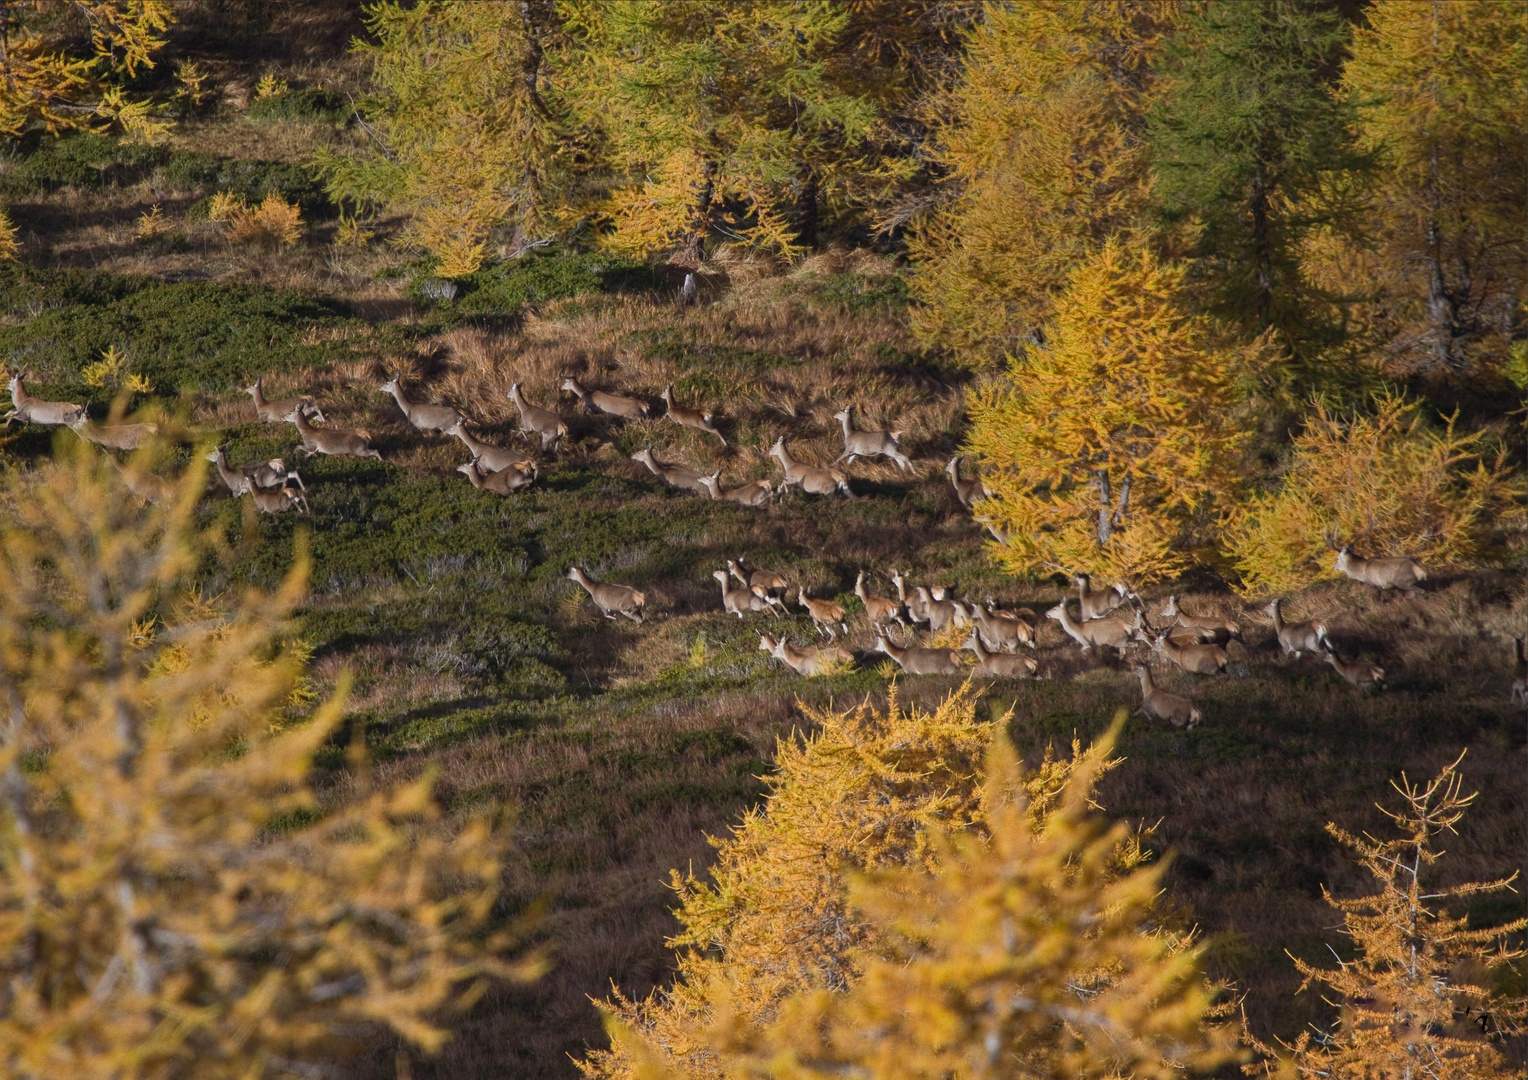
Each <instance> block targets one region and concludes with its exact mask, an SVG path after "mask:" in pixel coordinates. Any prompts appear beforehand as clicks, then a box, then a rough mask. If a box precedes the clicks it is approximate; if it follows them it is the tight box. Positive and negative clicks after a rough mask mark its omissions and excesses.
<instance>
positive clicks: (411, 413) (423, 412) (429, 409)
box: [377, 376, 463, 433]
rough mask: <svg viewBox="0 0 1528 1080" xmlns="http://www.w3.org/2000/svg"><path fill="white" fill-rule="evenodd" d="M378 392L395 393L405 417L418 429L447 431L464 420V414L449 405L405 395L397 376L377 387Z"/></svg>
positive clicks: (394, 398)
mask: <svg viewBox="0 0 1528 1080" xmlns="http://www.w3.org/2000/svg"><path fill="white" fill-rule="evenodd" d="M377 393H379V394H391V395H393V400H394V401H396V402H397V403H398V408H400V409H402V410H403V415H404V418H405V419H407V420H408V422H409V423H410V424H412V425H413V426H414V429H415V430H416V431H423V432H427V433H428V432H431V431H434V432H440V433H446V432H448V431H449V430H450V429H451V428H453V427H455V426H456V425H457V424H460V423H461V422H462V420H463V417H462V414H461V413H459V412H457V411H456V410H455V409H453V408H451V406H449V405H424V404H419V403H416V402H413V401H410V400H409V399H408V398H406V397H404V396H403V385H402V383H400V382H399V381H398V378H397V377H396V376H394V377H393V378H391V379H388V380H387V382H385V383H383V384H382V385H381V386H379V387H377Z"/></svg>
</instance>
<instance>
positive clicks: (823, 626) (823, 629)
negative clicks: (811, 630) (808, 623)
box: [796, 585, 849, 641]
mask: <svg viewBox="0 0 1528 1080" xmlns="http://www.w3.org/2000/svg"><path fill="white" fill-rule="evenodd" d="M796 603H797V604H798V605H800V606H801V607H804V608H806V610H807V614H809V615H811V616H812V624H813V625H814V626H816V627H817V632H818V633H819V634H826V635H827V636H828V640H829V641H837V640H838V631H837V630H834V629H833V627H834V625H835V624H836V625H837V626H838V629H839V630H842V631H843V632H844V634H845V635H846V636H847V635H848V633H849V624H848V623H847V622H846V621H845V618H846V616H845V614H844V606H843V605H842V604H840V603H838V602H837V601H835V600H822V599H818V598H817V597H812V596H808V595H807V594H806V586H804V585H802V586H798V587H797V588H796Z"/></svg>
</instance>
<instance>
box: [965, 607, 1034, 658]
mask: <svg viewBox="0 0 1528 1080" xmlns="http://www.w3.org/2000/svg"><path fill="white" fill-rule="evenodd" d="M971 617H972V619H973V621H974V622H975V624H976V632H977V633H978V634H980V635H981V638H982V642H983V643H984V644H985V645H986V646H987V648H989V649H992V650H994V651H997V652H1016V651H1018V647H1019V646H1020V645H1028V646H1029V647H1030V648H1031V649H1033V648H1034V647H1035V630H1034V627H1032V626H1030V625H1029V623H1027V622H1025V621H1024V620H1023V619H1021V618H1019V617H1018V616H1016V615H1011V614H1009V613H1008V612H1005V611H998V610H997V609H996V607H995V606H994V605H993V604H992V601H990V600H989V601H987V603H986V604H985V605H983V604H972V605H971Z"/></svg>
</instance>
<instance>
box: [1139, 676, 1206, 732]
mask: <svg viewBox="0 0 1528 1080" xmlns="http://www.w3.org/2000/svg"><path fill="white" fill-rule="evenodd" d="M1131 670H1132V671H1134V672H1135V673H1136V675H1137V676H1138V677H1139V678H1140V680H1141V707H1140V708H1139V709H1137V710H1136V712H1137V713H1142V714H1144V715H1145V716H1146V717H1147V719H1150V720H1157V721H1161V722H1165V723H1169V724H1171V725H1172V726H1173V727H1180V728H1184V729H1186V730H1188V731H1193V730H1194V728H1196V727H1198V726H1199V721H1201V720H1203V719H1204V716H1203V715H1202V714H1201V713H1200V712H1199V709H1198V707H1197V706H1195V705H1194V703H1193V702H1192V701H1190V700H1189V699H1188V698H1186V697H1179V696H1178V695H1177V694H1169V693H1168V692H1167V691H1166V690H1160V689H1158V688H1157V684H1156V683H1154V682H1152V680H1151V669H1150V668H1148V667H1146V665H1144V664H1137V665H1135V667H1133V668H1132V669H1131Z"/></svg>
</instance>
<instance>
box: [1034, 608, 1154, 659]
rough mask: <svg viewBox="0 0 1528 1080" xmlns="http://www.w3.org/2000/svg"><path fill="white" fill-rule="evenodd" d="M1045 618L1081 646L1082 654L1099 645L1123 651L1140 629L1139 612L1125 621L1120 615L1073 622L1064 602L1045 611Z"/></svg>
mask: <svg viewBox="0 0 1528 1080" xmlns="http://www.w3.org/2000/svg"><path fill="white" fill-rule="evenodd" d="M1045 617H1046V618H1047V619H1055V620H1056V621H1057V622H1059V623H1060V624H1061V629H1063V630H1065V631H1066V633H1067V636H1068V637H1070V638H1072V640H1074V641H1076V642H1077V644H1078V645H1081V646H1082V651H1083V652H1092V651H1093V650H1094V649H1095V648H1097V647H1098V646H1100V645H1111V646H1113V647H1114V648H1116V649H1123V648H1124V647H1125V646H1126V645H1128V644H1129V643H1130V640H1131V638H1133V637H1134V636H1135V634H1136V633H1137V632H1138V631H1139V630H1140V628H1141V613H1140V612H1139V611H1137V612H1135V613H1134V618H1133V619H1126V618H1125V617H1124V616H1122V615H1109V616H1106V617H1104V618H1102V619H1089V620H1087V621H1086V622H1074V621H1073V620H1072V615H1071V612H1069V611H1067V609H1066V601H1065V600H1062V601H1061V603H1059V604H1057V605H1056V606H1055V607H1053V608H1051V609H1050V610H1049V611H1047V612H1046V613H1045Z"/></svg>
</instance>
